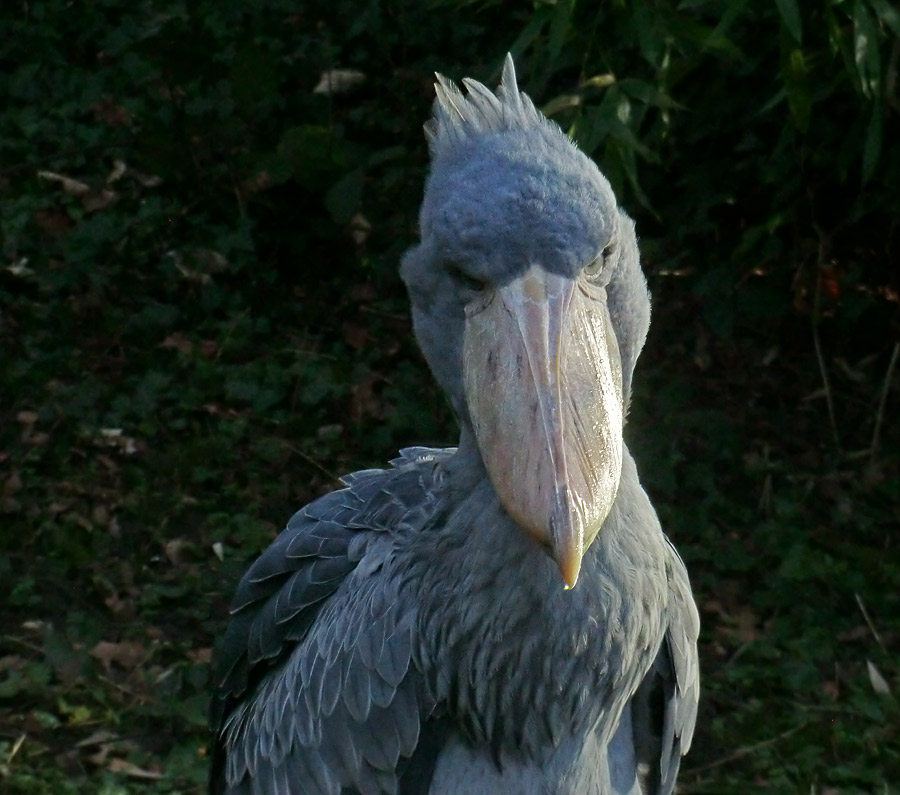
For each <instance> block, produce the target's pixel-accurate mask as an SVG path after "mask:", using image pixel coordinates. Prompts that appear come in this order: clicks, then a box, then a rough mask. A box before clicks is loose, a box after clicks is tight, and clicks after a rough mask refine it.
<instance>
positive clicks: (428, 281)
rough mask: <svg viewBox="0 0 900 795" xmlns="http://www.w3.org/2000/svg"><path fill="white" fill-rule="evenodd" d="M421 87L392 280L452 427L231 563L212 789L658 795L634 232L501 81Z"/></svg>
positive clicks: (665, 730) (652, 532) (656, 543)
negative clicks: (405, 236)
mask: <svg viewBox="0 0 900 795" xmlns="http://www.w3.org/2000/svg"><path fill="white" fill-rule="evenodd" d="M464 84H465V87H466V89H467V95H463V94H462V93H461V92H460V91H459V90H458V89H457V88H456V87H455V86H454V85H452V84H451V83H450V82H448V81H447V80H445V79H443V78H439V80H438V83H437V86H436V89H437V99H436V102H435V107H434V118H433V119H432V120H431V121H430V122H429V124H428V125H426V132H427V135H428V138H429V141H430V149H431V158H432V163H431V173H430V176H429V179H428V183H427V186H426V190H425V198H424V202H423V204H422V209H421V217H420V222H421V242H420V243H419V244H418V245H417V246H415V247H414V248H413V249H412V250H410V251H409V252H408V253H407V254H406V255H405V257H404V259H403V263H402V268H401V275H402V277H403V279H404V281H405V283H406V285H407V288H408V291H409V296H410V299H411V302H412V310H413V323H414V330H415V335H416V338H417V340H418V342H419V345H420V347H421V348H422V351H423V352H424V354H425V357H426V359H427V360H428V364H429V365H430V367H431V371H432V373H433V374H434V376H435V378H436V379H437V380H438V382H439V383H440V385H441V387H442V388H443V389H444V390H445V391H446V392H447V394H448V396H449V398H450V400H451V401H452V403H453V406H454V408H455V411H456V414H457V415H458V418H459V424H460V438H459V446H458V447H457V448H448V449H426V448H412V449H407V450H403V451H401V453H400V457H399V458H398V459H396V460H394V461H393V462H392V464H393V467H392V468H391V469H386V470H367V471H363V472H356V473H354V474H352V475H349V476H348V477H346V478H345V480H344V482H345V484H346V488H343V489H341V490H339V491H335V492H334V493H332V494H328V495H326V496H324V497H321V498H319V499H317V500H315V501H314V502H312V503H311V504H309V505H307V506H306V507H305V508H303V509H301V510H300V512H299V513H297V514H296V515H295V516H294V517H293V518H292V519H291V520H290V522H288V525H287V528H286V529H285V530H284V531H283V532H282V533H281V535H280V536H279V537H278V538H277V539H276V540H275V542H274V543H273V544H272V546H271V547H269V548H268V549H267V550H266V551H265V552H264V553H263V554H262V555H261V556H260V558H259V559H258V560H257V561H256V562H255V563H254V564H253V565H252V566H251V567H250V569H249V571H248V572H247V573H246V575H245V576H244V578H243V580H242V581H241V583H240V585H239V586H238V589H237V593H236V595H235V598H234V602H233V604H232V608H231V613H232V616H231V623H230V626H229V627H228V630H227V633H226V635H225V638H224V642H223V645H222V648H221V653H220V655H219V660H218V674H217V692H216V694H215V696H214V699H213V701H214V703H213V708H212V723H213V727H214V730H215V732H216V744H215V747H214V749H213V760H212V766H213V771H212V776H211V787H210V789H211V792H213V793H217V794H220V793H229V795H238V793H240V795H251V794H252V795H301V793H315V794H316V795H320V794H326V795H339V793H363V794H364V795H374V794H375V793H405V794H408V793H433V794H435V795H437V794H441V795H442V794H444V793H466V794H467V795H497V794H498V793H510V794H512V795H539V794H540V795H543V794H544V793H559V794H560V795H561V794H562V793H573V794H576V793H577V794H578V795H581V793H601V794H602V795H624V793H628V795H638V794H639V793H640V794H641V795H643V794H648V793H671V792H672V791H673V789H674V785H675V777H676V774H677V771H678V766H679V761H680V757H681V755H682V754H683V753H684V752H686V751H687V749H688V746H689V745H690V741H691V735H692V733H693V729H694V721H695V717H696V712H697V698H698V689H699V679H698V671H697V650H696V641H697V633H698V617H697V611H696V607H695V606H694V602H693V599H692V597H691V592H690V585H689V583H688V576H687V573H686V571H685V567H684V565H683V563H682V561H681V559H680V558H679V556H678V554H677V552H676V551H675V549H674V548H673V547H672V545H671V544H670V543H669V541H668V540H667V539H666V537H665V536H664V535H663V533H662V530H661V529H660V525H659V522H658V520H657V517H656V514H655V512H654V510H653V507H652V506H651V504H650V501H649V499H648V498H647V495H646V494H645V493H644V490H643V489H642V488H641V484H640V481H639V480H638V474H637V470H636V469H635V464H634V461H633V460H632V457H631V455H630V454H629V452H628V448H627V447H626V445H625V443H624V442H623V439H622V431H623V424H624V421H625V415H626V410H627V408H628V402H629V396H630V394H631V381H632V372H633V370H634V365H635V361H636V359H637V357H638V353H639V352H640V349H641V347H642V345H643V343H644V338H645V336H646V333H647V327H648V324H649V314H650V302H649V297H648V294H647V288H646V283H645V280H644V277H643V275H642V273H641V270H640V266H639V263H638V248H637V242H636V238H635V232H634V224H633V223H632V221H631V220H630V219H629V218H628V217H627V216H626V215H625V214H624V212H622V210H620V209H619V208H618V206H617V204H616V199H615V196H614V195H613V193H612V190H611V188H610V186H609V183H608V182H607V181H606V179H605V178H604V177H603V176H602V175H601V173H600V172H599V171H598V169H597V168H596V166H595V165H594V163H593V162H591V161H590V160H589V159H588V158H587V157H586V156H585V155H584V154H582V153H581V152H580V151H579V150H578V149H577V148H576V147H575V145H574V144H573V143H572V142H571V141H570V140H569V139H568V138H566V136H565V135H564V134H563V133H562V131H561V130H560V129H559V128H558V127H557V126H556V125H555V124H553V123H551V122H550V121H548V120H547V119H546V118H545V117H544V116H543V115H542V114H541V113H540V112H539V111H538V110H536V108H535V106H534V105H533V104H532V102H531V100H530V99H529V98H528V97H527V96H526V95H525V94H523V93H520V91H519V89H518V88H517V86H516V76H515V71H514V68H513V64H512V61H511V59H509V58H508V59H507V61H506V65H505V67H504V70H503V76H502V82H501V84H500V86H499V88H498V89H497V91H496V93H493V92H491V91H489V90H488V89H487V88H486V87H485V86H483V85H481V84H480V83H477V82H475V81H472V80H465V81H464Z"/></svg>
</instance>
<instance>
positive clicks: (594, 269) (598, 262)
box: [584, 243, 613, 279]
mask: <svg viewBox="0 0 900 795" xmlns="http://www.w3.org/2000/svg"><path fill="white" fill-rule="evenodd" d="M612 255H613V244H612V243H610V244H609V245H608V246H606V248H604V249H603V251H601V252H600V254H599V255H598V256H596V257H594V259H592V260H591V261H590V262H589V263H588V264H587V265H586V266H585V267H584V275H585V276H587V277H588V278H589V279H594V278H596V277H597V276H599V275H600V272H601V271H602V270H603V268H604V266H605V265H606V263H607V262H609V260H610V258H611V257H612Z"/></svg>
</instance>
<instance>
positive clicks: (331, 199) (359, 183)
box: [325, 168, 366, 224]
mask: <svg viewBox="0 0 900 795" xmlns="http://www.w3.org/2000/svg"><path fill="white" fill-rule="evenodd" d="M365 183H366V177H365V172H364V171H363V170H362V169H361V168H357V169H355V170H353V171H351V172H350V173H349V174H346V175H345V176H343V177H341V178H340V179H339V180H338V181H337V182H335V183H334V185H332V186H331V187H330V188H329V189H328V192H327V193H326V194H325V207H326V208H327V210H328V212H330V213H331V217H332V218H333V219H334V220H335V222H336V223H338V224H346V223H347V222H349V221H350V219H351V218H352V217H353V214H354V213H355V212H356V211H357V210H358V209H359V206H360V204H361V203H362V194H363V187H364V186H365Z"/></svg>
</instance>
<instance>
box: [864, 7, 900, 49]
mask: <svg viewBox="0 0 900 795" xmlns="http://www.w3.org/2000/svg"><path fill="white" fill-rule="evenodd" d="M869 5H870V6H872V8H873V9H874V10H875V13H876V14H877V15H878V18H879V19H880V20H881V21H882V22H883V23H884V24H885V25H887V26H888V27H889V28H890V29H891V30H892V31H893V32H894V35H895V36H896V37H897V38H898V39H900V11H898V10H897V8H896V7H895V6H892V5H891V4H890V3H888V2H887V0H869Z"/></svg>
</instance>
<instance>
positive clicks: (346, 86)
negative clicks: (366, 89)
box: [313, 69, 366, 95]
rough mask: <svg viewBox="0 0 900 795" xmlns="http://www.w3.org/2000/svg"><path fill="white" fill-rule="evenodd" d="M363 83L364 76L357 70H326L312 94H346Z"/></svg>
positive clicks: (364, 80)
mask: <svg viewBox="0 0 900 795" xmlns="http://www.w3.org/2000/svg"><path fill="white" fill-rule="evenodd" d="M365 82H366V76H365V74H364V73H363V72H360V71H359V70H358V69H326V70H325V71H324V72H322V74H321V75H320V76H319V82H318V83H317V84H316V87H315V88H314V89H313V94H325V95H332V94H346V93H347V92H348V91H352V90H353V89H354V88H357V87H358V86H361V85H362V84H363V83H365Z"/></svg>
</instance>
